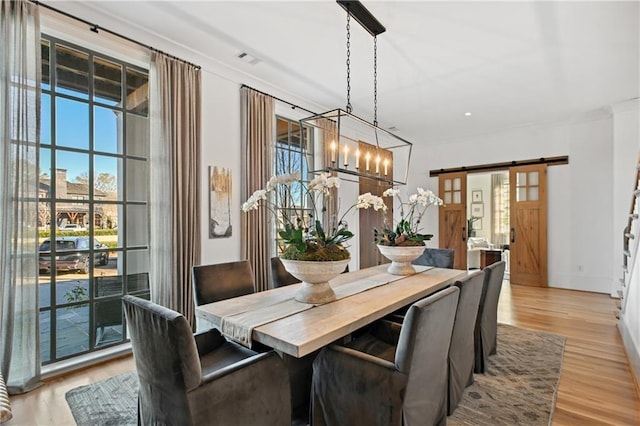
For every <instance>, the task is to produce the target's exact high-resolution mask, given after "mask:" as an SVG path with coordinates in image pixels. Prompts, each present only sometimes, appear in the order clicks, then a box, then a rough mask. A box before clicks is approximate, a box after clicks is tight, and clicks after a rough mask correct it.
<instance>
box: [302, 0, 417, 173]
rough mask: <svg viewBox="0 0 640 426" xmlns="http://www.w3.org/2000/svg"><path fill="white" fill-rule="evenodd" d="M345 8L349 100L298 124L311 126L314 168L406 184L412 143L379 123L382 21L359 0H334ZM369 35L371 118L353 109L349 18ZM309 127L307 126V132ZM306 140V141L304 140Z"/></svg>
mask: <svg viewBox="0 0 640 426" xmlns="http://www.w3.org/2000/svg"><path fill="white" fill-rule="evenodd" d="M337 3H338V4H339V5H340V6H342V8H344V9H345V10H346V12H347V62H346V64H347V105H346V107H345V109H341V108H338V109H334V110H331V111H327V112H325V113H322V114H316V115H313V116H311V117H307V118H304V119H302V120H300V124H301V127H302V128H305V127H306V128H309V129H310V130H311V129H313V134H314V140H315V146H316V150H315V151H316V153H317V154H319V155H316V166H317V167H311V168H312V169H315V170H313V171H312V172H320V171H328V172H339V173H346V174H349V175H354V176H357V177H362V178H367V179H373V180H378V181H383V182H386V183H389V184H391V185H394V184H403V185H404V184H405V183H406V181H407V177H408V173H409V163H410V160H411V148H412V144H411V143H410V142H408V141H406V140H405V139H402V138H401V137H399V136H396V135H394V134H393V133H391V132H389V131H388V130H385V129H381V128H380V127H378V105H377V103H378V90H377V85H378V81H377V75H378V70H377V59H378V55H377V36H378V35H379V34H381V33H383V32H384V31H386V29H385V27H384V26H383V25H382V24H381V23H380V22H379V21H378V20H377V19H376V18H375V17H374V16H373V15H372V14H371V13H370V12H369V11H368V10H367V9H366V8H365V7H364V6H363V5H362V3H360V2H359V1H345V0H337ZM352 17H353V19H355V20H356V21H357V22H358V23H359V24H360V25H362V27H363V28H364V29H365V30H366V31H367V32H369V34H371V35H372V36H373V46H374V54H373V57H374V66H373V68H374V69H373V75H374V93H373V94H374V97H373V99H374V120H373V123H370V122H368V121H366V120H364V119H362V118H360V117H358V116H356V115H354V114H353V113H352V107H351V97H350V96H351V93H350V92H351V75H350V74H351V70H350V54H351V51H350V37H351V27H350V21H351V18H352ZM310 133H311V132H305V133H304V134H305V135H306V137H307V138H308V137H309V134H310ZM307 146H310V145H307Z"/></svg>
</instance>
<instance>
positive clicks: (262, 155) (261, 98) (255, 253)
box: [240, 87, 275, 291]
mask: <svg viewBox="0 0 640 426" xmlns="http://www.w3.org/2000/svg"><path fill="white" fill-rule="evenodd" d="M240 93H241V102H242V111H241V113H242V118H241V120H242V149H243V158H244V159H245V164H244V170H243V172H244V179H243V190H242V196H243V199H244V200H246V199H247V198H249V196H250V195H251V194H252V193H253V192H254V191H256V190H258V189H261V188H264V187H265V186H266V184H267V181H268V180H269V178H270V177H271V175H272V168H273V152H272V150H273V141H274V140H275V109H274V102H273V98H272V97H270V96H266V95H263V94H262V93H259V92H256V91H255V90H252V89H250V88H248V87H242V88H241V89H240ZM270 214H271V213H270V212H269V211H267V210H266V209H258V210H252V211H250V212H248V213H243V214H242V229H241V233H242V257H243V259H248V260H249V263H250V264H251V267H252V268H253V273H254V275H255V280H256V291H264V290H267V289H269V288H270V287H271V285H270V281H271V266H270V265H271V263H270V262H271V260H270V258H271V247H272V246H273V235H272V232H271V229H272V228H273V227H272V226H271V225H270V224H271V218H270Z"/></svg>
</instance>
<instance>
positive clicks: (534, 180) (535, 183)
mask: <svg viewBox="0 0 640 426" xmlns="http://www.w3.org/2000/svg"><path fill="white" fill-rule="evenodd" d="M509 181H510V182H511V185H510V186H511V197H510V199H511V207H510V210H511V212H510V215H511V219H510V220H511V235H510V243H509V249H510V272H509V274H510V275H509V280H510V281H511V283H512V284H524V285H532V286H540V287H546V286H547V166H546V164H538V165H533V166H520V167H512V168H510V169H509Z"/></svg>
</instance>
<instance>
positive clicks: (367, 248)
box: [358, 179, 393, 269]
mask: <svg viewBox="0 0 640 426" xmlns="http://www.w3.org/2000/svg"><path fill="white" fill-rule="evenodd" d="M359 186H360V188H359V190H360V192H359V193H360V194H364V193H367V192H370V193H371V194H373V195H377V196H382V193H383V192H384V191H385V190H387V189H389V188H391V185H390V184H388V183H386V182H380V181H375V180H372V179H360V185H359ZM384 200H385V202H386V203H387V212H386V213H384V214H383V213H382V211H378V212H377V211H375V210H373V209H358V220H359V222H358V223H359V229H358V237H359V239H360V269H364V268H368V267H370V266H377V265H382V264H383V263H389V260H388V259H387V258H386V257H384V256H383V255H382V254H380V251H379V250H378V247H377V246H376V245H375V243H374V241H373V231H374V229H382V228H383V226H384V223H385V220H386V221H387V224H393V202H389V200H390V198H384ZM389 226H391V225H389Z"/></svg>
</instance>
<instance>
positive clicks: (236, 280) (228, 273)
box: [192, 260, 255, 306]
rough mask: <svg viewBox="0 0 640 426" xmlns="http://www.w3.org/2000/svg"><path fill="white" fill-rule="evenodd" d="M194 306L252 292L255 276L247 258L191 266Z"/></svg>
mask: <svg viewBox="0 0 640 426" xmlns="http://www.w3.org/2000/svg"><path fill="white" fill-rule="evenodd" d="M192 272H193V294H194V300H195V302H196V306H200V305H205V304H207V303H213V302H218V301H220V300H225V299H231V298H233V297H238V296H244V295H246V294H251V293H253V292H254V291H255V290H254V287H255V285H254V284H255V278H254V276H253V270H252V269H251V264H250V263H249V261H248V260H241V261H238V262H228V263H218V264H213V265H199V266H194V267H193V270H192Z"/></svg>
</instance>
